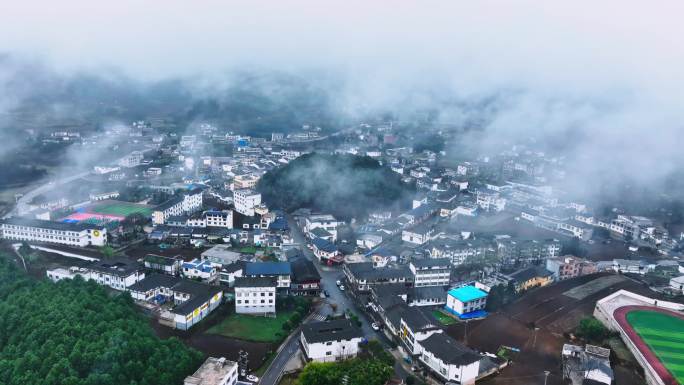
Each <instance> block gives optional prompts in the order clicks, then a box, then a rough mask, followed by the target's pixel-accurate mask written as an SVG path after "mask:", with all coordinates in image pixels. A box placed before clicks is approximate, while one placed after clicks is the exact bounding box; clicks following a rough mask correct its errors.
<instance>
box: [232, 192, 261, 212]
mask: <svg viewBox="0 0 684 385" xmlns="http://www.w3.org/2000/svg"><path fill="white" fill-rule="evenodd" d="M233 204H234V205H235V211H237V212H239V213H240V214H242V215H246V216H248V217H253V216H254V214H255V211H254V209H255V208H256V207H257V206H259V205H260V204H261V194H259V193H258V192H255V191H253V190H249V189H241V190H235V191H234V192H233Z"/></svg>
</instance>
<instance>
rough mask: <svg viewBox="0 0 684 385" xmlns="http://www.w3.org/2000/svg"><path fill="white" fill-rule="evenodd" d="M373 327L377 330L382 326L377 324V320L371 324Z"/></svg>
mask: <svg viewBox="0 0 684 385" xmlns="http://www.w3.org/2000/svg"><path fill="white" fill-rule="evenodd" d="M371 327H372V328H373V330H375V331H378V330H380V326H379V325H378V324H376V323H375V322H373V323H372V324H371Z"/></svg>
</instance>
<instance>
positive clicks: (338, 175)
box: [257, 153, 415, 219]
mask: <svg viewBox="0 0 684 385" xmlns="http://www.w3.org/2000/svg"><path fill="white" fill-rule="evenodd" d="M257 190H258V191H259V192H261V194H262V197H263V200H264V201H265V202H266V203H267V204H268V205H269V206H270V207H274V208H280V209H284V210H286V211H292V210H296V209H298V208H311V209H313V210H315V211H320V212H325V213H331V214H333V215H335V216H337V217H340V218H344V219H348V218H352V217H354V218H360V217H364V216H366V215H367V214H368V213H369V212H371V211H374V210H378V209H393V208H400V207H405V206H406V205H407V202H408V199H410V197H411V196H412V193H413V192H414V191H415V189H414V187H413V186H408V185H406V184H404V183H403V182H402V181H401V177H400V176H399V175H398V174H396V173H394V172H392V170H390V169H389V168H387V167H383V166H381V165H380V163H378V161H376V160H374V159H372V158H370V157H367V156H355V155H324V154H316V153H313V154H307V155H303V156H301V157H299V158H297V159H295V160H293V161H292V162H290V163H289V164H287V165H286V166H284V167H281V168H278V169H275V170H272V171H269V172H268V173H266V174H265V175H264V176H263V177H262V178H261V180H260V181H259V184H258V185H257Z"/></svg>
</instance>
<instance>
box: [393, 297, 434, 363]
mask: <svg viewBox="0 0 684 385" xmlns="http://www.w3.org/2000/svg"><path fill="white" fill-rule="evenodd" d="M442 332H443V330H442V325H441V324H440V323H439V321H437V320H436V319H435V317H434V316H433V315H432V314H431V313H429V312H427V311H424V310H423V309H419V308H416V307H411V308H408V309H406V310H404V311H403V312H402V313H401V321H400V322H399V339H400V340H401V342H402V343H403V345H402V347H403V349H404V350H406V352H407V353H408V354H409V355H412V356H417V355H420V354H422V352H423V351H422V350H423V346H422V345H421V344H420V342H421V341H423V340H425V339H426V338H428V337H430V336H431V335H433V334H435V333H439V334H440V337H443V334H442Z"/></svg>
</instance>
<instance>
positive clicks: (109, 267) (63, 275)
mask: <svg viewBox="0 0 684 385" xmlns="http://www.w3.org/2000/svg"><path fill="white" fill-rule="evenodd" d="M46 275H47V277H48V278H49V279H50V280H51V281H53V282H58V281H61V280H63V279H74V278H75V277H77V276H80V277H81V278H83V279H84V280H86V281H91V280H92V281H95V282H97V283H98V284H99V285H102V286H109V287H111V288H112V289H115V290H121V291H124V290H126V289H127V288H128V287H130V286H132V285H134V284H135V283H137V282H138V281H140V280H142V279H144V278H145V271H144V270H143V268H142V267H141V266H140V265H138V264H137V263H132V262H129V261H127V260H124V259H112V260H102V261H96V262H93V263H92V264H90V265H88V266H87V267H80V268H79V267H71V268H69V269H68V270H67V269H62V268H57V269H52V270H47V271H46Z"/></svg>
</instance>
